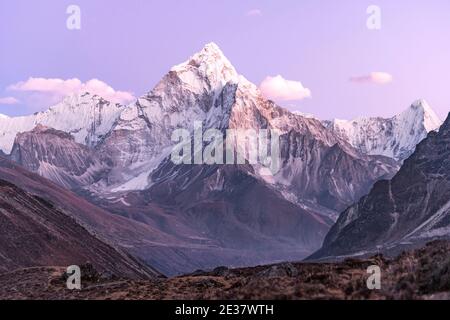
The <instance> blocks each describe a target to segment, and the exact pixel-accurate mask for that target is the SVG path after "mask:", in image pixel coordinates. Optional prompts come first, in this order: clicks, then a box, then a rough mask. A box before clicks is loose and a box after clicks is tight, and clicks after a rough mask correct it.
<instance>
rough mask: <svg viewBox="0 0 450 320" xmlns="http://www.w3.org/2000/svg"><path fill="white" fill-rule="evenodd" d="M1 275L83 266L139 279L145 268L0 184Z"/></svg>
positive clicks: (144, 275)
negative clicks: (54, 267)
mask: <svg viewBox="0 0 450 320" xmlns="http://www.w3.org/2000/svg"><path fill="white" fill-rule="evenodd" d="M0 222H1V223H0V243H1V245H0V272H2V273H4V272H7V271H12V270H15V269H19V268H29V267H39V266H66V267H68V266H70V265H74V264H75V265H82V264H85V263H87V262H89V261H91V262H92V263H93V264H94V265H95V266H96V268H98V270H99V271H101V272H107V273H110V274H111V275H115V276H119V277H120V276H121V277H129V278H141V279H145V278H148V277H152V276H155V275H156V273H154V272H152V271H151V270H150V269H149V268H147V267H145V266H144V265H142V264H141V263H139V262H138V261H137V260H135V259H133V258H131V256H129V255H127V254H126V253H124V252H122V251H118V250H116V249H114V248H113V247H111V246H109V245H108V244H106V243H104V242H102V241H100V240H99V239H98V238H96V237H95V236H94V235H92V234H91V233H89V232H88V231H87V230H86V229H85V228H83V227H82V226H81V225H80V224H78V223H77V222H76V220H75V219H74V218H72V217H70V216H69V215H67V214H66V213H65V212H63V211H62V210H60V209H58V208H56V207H55V206H54V205H53V204H52V203H51V202H48V201H47V200H44V199H43V198H40V197H37V196H34V195H32V194H30V193H27V192H25V191H24V190H22V189H20V188H19V187H17V186H15V185H13V184H11V183H9V182H6V181H4V180H0Z"/></svg>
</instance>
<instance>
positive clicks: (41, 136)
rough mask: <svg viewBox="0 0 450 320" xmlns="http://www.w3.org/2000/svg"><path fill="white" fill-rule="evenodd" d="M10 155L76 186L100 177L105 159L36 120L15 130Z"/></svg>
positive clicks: (66, 184)
mask: <svg viewBox="0 0 450 320" xmlns="http://www.w3.org/2000/svg"><path fill="white" fill-rule="evenodd" d="M10 159H11V160H13V161H15V162H17V163H19V164H21V165H22V166H24V167H26V168H27V169H28V170H30V171H32V172H36V173H38V174H39V175H41V176H42V177H45V178H47V179H50V180H52V181H54V182H56V183H58V184H59V185H61V186H63V187H66V188H68V189H73V190H78V189H80V188H82V187H85V186H89V185H91V184H93V183H94V182H96V181H98V180H99V179H101V178H102V177H104V176H105V175H106V174H107V173H108V171H109V165H108V163H106V162H104V161H102V160H101V159H100V158H99V156H98V155H97V154H96V153H95V151H94V150H93V149H91V148H89V147H87V146H85V145H82V144H79V143H76V142H75V139H74V138H73V136H72V135H71V134H69V133H66V132H64V131H59V130H55V129H53V128H48V127H45V126H43V125H41V124H38V125H37V126H36V127H35V128H34V129H33V130H31V131H28V132H23V133H19V134H18V135H17V137H16V139H15V142H14V146H13V149H12V151H11V155H10Z"/></svg>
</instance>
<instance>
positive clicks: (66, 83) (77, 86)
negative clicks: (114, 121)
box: [7, 78, 135, 103]
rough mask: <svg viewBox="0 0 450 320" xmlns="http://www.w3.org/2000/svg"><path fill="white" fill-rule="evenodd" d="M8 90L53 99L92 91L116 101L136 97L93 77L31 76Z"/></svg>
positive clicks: (124, 100) (124, 101)
mask: <svg viewBox="0 0 450 320" xmlns="http://www.w3.org/2000/svg"><path fill="white" fill-rule="evenodd" d="M7 89H8V90H11V91H18V92H23V93H30V94H33V93H40V94H44V95H48V96H49V99H50V100H51V101H54V100H55V99H56V100H58V99H62V98H63V97H65V96H67V95H70V94H78V93H84V92H90V93H92V94H97V95H99V96H101V97H103V98H104V99H106V100H109V101H112V102H116V103H127V102H131V101H133V100H134V99H135V97H134V96H133V94H132V93H131V92H127V91H116V90H114V89H113V88H112V87H111V86H109V85H108V84H106V83H105V82H103V81H100V80H98V79H92V80H89V81H87V82H85V83H83V82H82V81H81V80H79V79H77V78H73V79H67V80H63V79H47V78H29V79H28V80H26V81H21V82H18V83H16V84H13V85H10V86H9V87H8V88H7ZM40 98H41V99H42V95H41V96H40Z"/></svg>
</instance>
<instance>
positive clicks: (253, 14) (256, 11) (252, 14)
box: [247, 9, 262, 17]
mask: <svg viewBox="0 0 450 320" xmlns="http://www.w3.org/2000/svg"><path fill="white" fill-rule="evenodd" d="M247 16H248V17H261V16H262V11H261V10H260V9H252V10H250V11H248V12H247Z"/></svg>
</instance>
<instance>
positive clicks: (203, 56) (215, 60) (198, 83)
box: [171, 43, 239, 89]
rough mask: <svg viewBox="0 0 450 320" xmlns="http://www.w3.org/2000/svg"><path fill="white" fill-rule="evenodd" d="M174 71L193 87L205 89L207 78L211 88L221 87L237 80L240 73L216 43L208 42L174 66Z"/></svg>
mask: <svg viewBox="0 0 450 320" xmlns="http://www.w3.org/2000/svg"><path fill="white" fill-rule="evenodd" d="M171 71H172V72H175V73H177V75H178V77H179V78H180V79H181V80H182V81H183V82H184V83H186V84H189V85H190V87H191V88H192V89H196V87H197V89H203V85H204V83H203V80H205V79H207V80H208V82H209V83H208V84H209V86H210V88H208V89H215V88H216V89H220V88H221V87H223V86H224V85H225V84H226V83H228V82H230V81H232V82H237V81H238V80H239V75H238V73H237V72H236V69H235V68H234V67H233V65H232V64H231V62H230V61H229V60H228V59H227V58H226V57H225V55H224V54H223V52H222V51H221V50H220V48H219V47H218V46H217V45H216V44H215V43H208V44H207V45H205V47H203V49H202V50H201V51H199V52H197V53H196V54H194V55H193V56H192V57H190V58H189V59H188V60H187V61H185V62H183V63H181V64H179V65H176V66H174V67H173V68H172V69H171Z"/></svg>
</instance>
